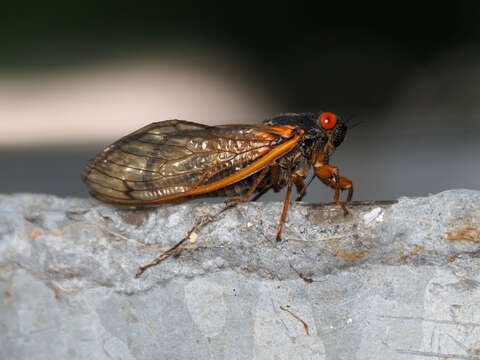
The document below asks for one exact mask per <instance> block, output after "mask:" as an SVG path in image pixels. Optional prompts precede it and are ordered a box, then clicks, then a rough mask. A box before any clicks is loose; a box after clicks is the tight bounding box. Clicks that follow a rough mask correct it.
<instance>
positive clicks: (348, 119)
mask: <svg viewBox="0 0 480 360" xmlns="http://www.w3.org/2000/svg"><path fill="white" fill-rule="evenodd" d="M356 116H357V115H354V114H351V115H347V116H345V122H346V123H347V127H348V130H351V129H353V128H356V127H357V126H358V125H360V124H361V123H363V121H362V120H358V121H356V122H354V123H353V124H352V120H353V119H354V117H356Z"/></svg>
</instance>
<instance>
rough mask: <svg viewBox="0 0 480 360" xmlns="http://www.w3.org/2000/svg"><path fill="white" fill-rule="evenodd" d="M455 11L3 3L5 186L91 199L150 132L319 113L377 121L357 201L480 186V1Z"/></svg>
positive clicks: (353, 147) (316, 190) (346, 155)
mask: <svg viewBox="0 0 480 360" xmlns="http://www.w3.org/2000/svg"><path fill="white" fill-rule="evenodd" d="M240 4H241V5H240ZM439 4H440V3H437V2H425V3H423V4H422V3H421V2H415V3H414V2H411V3H410V2H401V4H400V3H399V4H392V3H383V5H378V4H377V5H375V6H373V5H372V6H368V4H366V3H363V2H357V3H356V4H353V5H352V4H347V3H344V2H321V1H319V2H315V3H311V4H310V3H306V2H293V1H292V2H288V1H274V2H273V1H272V2H256V3H247V2H241V3H236V2H235V3H234V2H225V3H222V2H193V1H192V2H189V1H181V2H163V1H158V2H156V3H151V4H149V3H142V4H140V3H139V4H136V3H134V2H128V3H122V2H108V3H107V2H96V1H95V2H93V1H82V2H77V3H75V2H64V1H53V2H52V1H50V2H33V1H27V2H22V3H19V2H12V1H8V2H2V3H1V4H0V44H1V50H0V123H1V125H2V127H1V130H0V162H1V164H2V165H1V168H0V169H1V170H0V171H1V173H0V187H1V191H2V192H4V193H11V192H43V193H52V194H57V195H61V196H87V193H86V191H85V189H84V186H83V184H82V183H81V182H80V179H79V174H80V173H81V171H82V169H83V167H84V166H85V164H86V162H87V161H88V159H89V158H91V157H93V156H95V155H96V153H98V152H99V151H101V150H102V149H103V147H104V146H106V145H107V144H108V143H110V142H112V141H114V140H116V139H117V138H118V137H120V136H122V135H125V134H126V133H128V132H130V131H133V130H135V129H137V128H139V127H141V126H143V125H145V124H147V123H149V122H153V121H159V120H164V119H168V118H183V119H187V120H192V121H198V122H203V123H209V124H220V123H229V122H247V123H255V122H260V121H261V120H262V119H263V118H266V117H270V116H272V115H275V114H277V113H282V112H303V111H318V110H327V111H332V112H335V113H337V114H340V115H344V116H346V117H353V119H354V121H353V122H356V121H360V122H361V124H360V125H359V126H357V127H355V128H354V129H352V131H351V132H350V133H349V134H348V136H347V139H346V140H345V142H344V144H343V145H342V146H341V147H340V148H339V149H338V151H337V154H336V155H335V156H334V157H333V159H332V163H333V164H335V165H338V166H339V167H340V171H341V173H342V174H343V175H345V176H347V177H349V178H351V179H352V180H353V181H354V183H355V190H356V194H355V198H356V199H390V198H396V197H398V196H402V195H427V194H428V193H435V192H439V191H442V190H446V189H450V188H476V189H478V188H479V187H480V167H479V160H478V158H479V155H480V145H479V135H480V102H479V100H480V61H479V60H480V21H479V20H478V19H479V18H480V3H479V2H476V1H457V2H450V3H448V4H446V5H439ZM331 196H332V194H331V191H330V190H328V189H325V188H324V187H322V186H320V185H319V184H318V183H317V184H316V185H315V186H312V187H311V188H310V191H309V195H308V196H307V197H306V201H323V200H330V199H331ZM281 197H282V195H278V194H276V195H272V196H271V197H270V198H267V199H280V198H281Z"/></svg>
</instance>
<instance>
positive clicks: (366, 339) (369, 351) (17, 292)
mask: <svg viewBox="0 0 480 360" xmlns="http://www.w3.org/2000/svg"><path fill="white" fill-rule="evenodd" d="M222 207H223V204H206V203H196V204H192V203H187V204H183V205H175V206H160V207H158V208H154V209H148V210H136V211H135V210H125V209H123V210H120V209H114V208H110V207H106V206H103V205H100V204H98V203H94V202H92V201H90V200H85V199H74V198H69V199H60V198H57V197H53V196H46V195H30V194H19V195H11V196H10V195H4V196H0V358H1V359H67V358H68V359H273V358H275V359H428V358H441V357H445V358H450V359H480V251H479V245H480V192H479V191H470V190H452V191H446V192H443V193H440V194H437V195H434V196H430V197H425V198H401V199H399V200H398V202H396V203H393V204H392V203H354V204H352V205H350V206H349V207H350V209H351V213H352V214H351V215H350V216H347V217H344V216H343V214H342V213H341V211H340V210H339V209H338V208H337V207H336V206H333V205H331V204H326V205H318V204H302V203H298V204H295V205H293V206H292V208H291V211H290V212H289V216H288V222H287V225H286V228H285V231H284V236H283V241H282V242H280V243H276V242H275V241H274V235H275V231H276V226H277V222H278V218H279V214H280V211H281V204H280V203H248V204H242V205H239V206H237V207H236V208H234V209H231V210H229V211H228V212H227V213H225V215H224V216H223V217H222V218H221V219H219V220H218V221H216V222H214V223H211V224H209V225H207V226H206V227H205V228H204V229H203V230H202V231H201V232H200V234H199V236H198V239H197V241H196V242H194V243H190V244H188V245H187V249H186V250H184V251H183V252H182V254H181V255H180V256H179V257H176V258H174V257H171V258H169V259H167V260H166V261H164V262H162V263H161V264H159V265H158V266H156V267H153V268H151V269H148V270H147V271H146V272H145V274H144V275H143V276H142V277H141V278H139V279H135V278H134V274H135V272H136V270H137V266H138V265H139V264H144V263H146V262H148V261H149V260H151V259H152V258H154V257H155V256H157V255H158V254H159V252H161V251H162V250H165V249H167V248H168V247H169V246H171V245H173V244H174V243H175V242H177V241H178V240H179V239H181V238H182V237H183V236H184V235H185V233H186V232H187V231H188V230H189V229H190V227H191V226H192V224H193V223H194V222H195V221H196V219H198V218H200V217H202V216H205V215H207V214H214V213H215V212H217V211H219V210H220V209H221V208H222Z"/></svg>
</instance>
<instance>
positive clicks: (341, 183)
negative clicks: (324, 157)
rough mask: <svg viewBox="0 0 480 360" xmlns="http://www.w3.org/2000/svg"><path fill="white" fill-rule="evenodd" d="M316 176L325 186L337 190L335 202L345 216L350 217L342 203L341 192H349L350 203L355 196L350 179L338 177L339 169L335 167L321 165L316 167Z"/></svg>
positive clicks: (348, 199) (334, 197)
mask: <svg viewBox="0 0 480 360" xmlns="http://www.w3.org/2000/svg"><path fill="white" fill-rule="evenodd" d="M315 175H316V176H317V177H318V178H319V179H320V180H321V181H322V182H323V183H324V184H325V185H327V186H329V187H331V188H332V189H334V190H335V195H334V196H333V201H335V203H336V204H337V205H339V206H340V207H341V208H342V209H343V212H344V214H345V215H348V210H347V208H346V207H345V204H344V203H342V202H341V201H340V191H343V190H348V195H347V202H350V201H351V200H352V196H353V183H352V182H351V181H350V180H349V179H347V178H345V177H343V176H340V175H338V167H336V166H333V165H320V166H318V167H315Z"/></svg>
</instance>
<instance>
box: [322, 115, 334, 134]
mask: <svg viewBox="0 0 480 360" xmlns="http://www.w3.org/2000/svg"><path fill="white" fill-rule="evenodd" d="M320 122H321V123H322V126H323V128H324V129H327V130H330V129H332V128H333V127H334V126H335V124H336V123H337V117H336V116H335V114H332V113H331V112H324V113H323V114H322V115H320Z"/></svg>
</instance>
